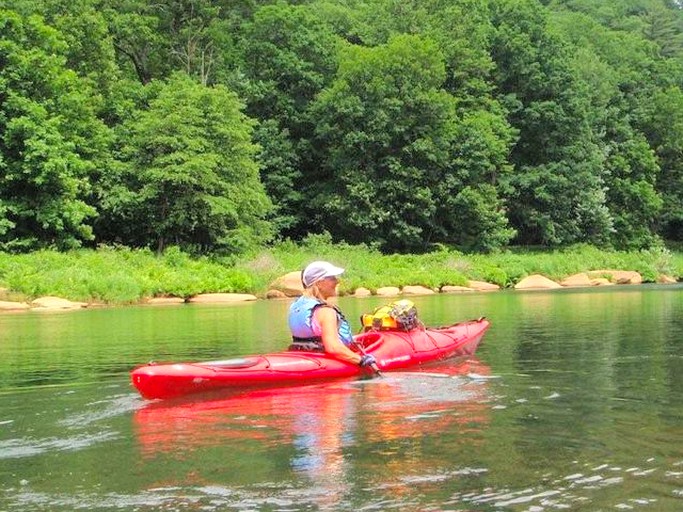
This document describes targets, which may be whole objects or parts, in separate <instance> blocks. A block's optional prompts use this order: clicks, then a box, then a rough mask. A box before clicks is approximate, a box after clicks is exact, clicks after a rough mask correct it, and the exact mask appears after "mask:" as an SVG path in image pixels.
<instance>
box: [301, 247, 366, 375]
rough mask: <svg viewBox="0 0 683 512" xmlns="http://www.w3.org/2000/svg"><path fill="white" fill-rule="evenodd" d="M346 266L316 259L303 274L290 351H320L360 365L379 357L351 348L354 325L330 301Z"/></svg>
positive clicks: (334, 294)
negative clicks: (341, 266) (301, 290)
mask: <svg viewBox="0 0 683 512" xmlns="http://www.w3.org/2000/svg"><path fill="white" fill-rule="evenodd" d="M343 272H344V269H343V268H340V267H337V266H335V265H332V264H331V263H329V262H327V261H314V262H313V263H311V264H310V265H308V266H307V267H306V268H305V269H304V270H303V271H302V273H301V282H302V284H303V286H304V291H303V295H302V296H301V297H299V298H298V299H296V300H295V301H294V302H293V303H292V306H291V307H290V310H289V329H290V331H291V332H292V344H291V345H290V347H289V350H305V351H318V352H325V353H327V354H330V355H332V356H333V357H336V358H337V359H340V360H342V361H347V362H349V363H353V364H358V365H360V366H363V367H366V366H374V365H375V364H376V361H375V358H374V356H372V355H368V354H363V355H361V354H358V353H356V352H354V351H352V350H351V348H350V347H351V346H353V344H354V340H353V333H352V331H351V326H350V325H349V322H348V321H347V320H346V318H345V317H344V315H343V314H342V312H341V310H340V309H339V308H338V307H337V306H335V305H332V304H330V303H329V302H328V299H330V298H331V297H336V295H337V285H338V284H339V276H340V275H341V274H342V273H343Z"/></svg>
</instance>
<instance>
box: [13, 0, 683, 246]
mask: <svg viewBox="0 0 683 512" xmlns="http://www.w3.org/2000/svg"><path fill="white" fill-rule="evenodd" d="M682 86H683V8H682V7H681V5H680V2H675V1H667V0H610V1H609V2H605V1H603V0H546V1H539V0H370V1H368V0H308V1H307V0H301V1H289V2H286V1H282V0H280V1H267V0H165V1H159V0H156V1H151V0H12V1H11V2H10V1H5V0H0V250H2V251H6V252H27V251H34V250H38V249H42V248H56V249H59V250H66V249H70V248H75V247H96V246H98V245H123V246H127V247H150V248H153V249H154V250H159V251H163V250H164V248H166V247H168V246H176V247H179V248H181V249H182V250H185V251H189V252H192V253H194V254H207V253H208V254H239V253H241V252H243V251H245V250H249V249H253V248H255V247H259V246H262V245H264V244H267V243H269V242H271V241H274V240H284V239H291V240H295V241H296V240H300V239H302V238H304V237H305V236H306V235H307V234H309V233H327V234H329V235H330V236H331V237H332V238H333V239H334V240H336V241H345V242H348V243H351V244H357V243H365V244H368V245H369V246H372V247H375V248H378V249H381V250H383V251H386V252H414V253H418V252H424V251H428V250H431V249H432V248H434V247H438V246H441V245H445V246H448V247H455V248H458V249H460V250H465V251H492V250H497V249H500V248H505V247H507V246H511V245H523V246H532V245H533V246H542V247H548V248H555V247H562V246H566V245H570V244H576V243H588V244H593V245H597V246H600V247H609V248H616V249H625V250H633V249H640V248H647V247H651V246H656V245H659V244H661V243H662V241H678V242H680V241H682V240H683V87H682Z"/></svg>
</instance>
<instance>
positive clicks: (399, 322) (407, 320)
mask: <svg viewBox="0 0 683 512" xmlns="http://www.w3.org/2000/svg"><path fill="white" fill-rule="evenodd" d="M360 322H361V324H362V325H363V330H364V331H388V330H392V331H410V330H412V329H415V328H416V327H418V326H419V325H420V320H419V319H418V317H417V308H416V307H415V304H413V302H412V301H410V300H408V299H402V300H397V301H395V302H392V303H391V304H387V305H386V306H380V307H379V308H377V309H375V311H373V312H372V313H367V314H364V315H363V316H361V318H360Z"/></svg>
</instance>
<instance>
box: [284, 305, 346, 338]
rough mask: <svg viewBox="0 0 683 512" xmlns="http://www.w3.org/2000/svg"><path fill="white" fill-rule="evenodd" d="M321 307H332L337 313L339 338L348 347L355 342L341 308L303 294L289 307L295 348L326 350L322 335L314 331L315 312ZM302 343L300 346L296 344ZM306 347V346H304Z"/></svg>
mask: <svg viewBox="0 0 683 512" xmlns="http://www.w3.org/2000/svg"><path fill="white" fill-rule="evenodd" d="M319 307H331V308H333V309H334V310H335V311H336V313H337V326H338V331H337V332H338V333H339V338H340V339H341V340H342V342H343V343H344V345H346V346H347V347H349V346H351V345H352V344H353V332H352V331H351V326H350V325H349V322H348V321H347V320H346V318H345V317H344V315H343V314H342V312H341V311H340V310H339V308H337V307H335V306H330V305H329V304H327V303H325V302H323V301H321V300H319V299H316V298H313V297H306V296H305V295H302V296H301V297H299V298H298V299H296V300H295V301H294V302H293V303H292V305H291V306H290V308H289V330H290V331H292V340H293V344H292V345H293V346H292V347H290V349H294V350H309V349H310V350H324V347H323V342H322V337H321V336H320V334H317V333H315V332H314V331H313V325H312V321H313V313H314V312H315V310H316V309H317V308H319ZM297 343H298V344H300V346H298V347H297V346H296V345H297ZM304 347H305V348H304Z"/></svg>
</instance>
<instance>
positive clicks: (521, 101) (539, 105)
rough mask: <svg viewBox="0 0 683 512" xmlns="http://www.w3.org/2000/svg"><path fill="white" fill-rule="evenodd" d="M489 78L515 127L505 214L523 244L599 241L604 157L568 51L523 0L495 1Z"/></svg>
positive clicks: (603, 223)
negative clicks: (492, 66) (492, 65)
mask: <svg viewBox="0 0 683 512" xmlns="http://www.w3.org/2000/svg"><path fill="white" fill-rule="evenodd" d="M493 20H494V25H495V27H496V35H495V40H494V44H493V46H492V47H493V56H494V60H495V61H496V63H497V68H496V73H495V78H496V83H497V84H498V87H499V91H500V94H501V101H502V103H503V104H504V105H505V106H506V108H507V110H508V111H509V113H510V114H509V120H510V122H511V124H512V126H513V127H515V128H516V129H517V130H518V131H519V138H518V141H517V143H516V145H515V147H514V149H513V151H512V153H511V161H512V163H513V164H514V165H515V171H514V173H512V174H511V175H510V179H509V180H507V185H508V186H509V187H510V189H511V192H510V197H509V208H510V219H511V221H512V224H513V226H514V227H515V228H516V229H517V230H518V233H519V237H518V241H519V242H520V243H522V244H544V245H549V246H554V245H562V244H570V243H575V242H581V241H585V242H593V243H606V242H607V241H608V240H609V236H610V234H611V232H612V229H613V228H612V222H613V221H612V219H611V216H610V213H609V210H608V209H607V207H606V204H605V203H606V196H605V191H604V176H603V161H604V157H603V154H602V153H601V151H600V146H599V145H598V144H597V143H596V142H597V140H596V137H595V134H594V132H593V130H592V122H591V121H592V120H591V118H590V101H589V98H588V96H587V88H586V87H585V86H584V84H582V83H581V81H580V80H579V79H578V77H577V75H576V73H575V72H574V70H573V69H572V66H571V53H570V52H569V48H568V46H567V45H565V44H564V42H563V41H562V39H561V38H560V37H559V36H558V35H557V34H556V33H555V32H553V31H552V30H551V28H550V27H549V26H548V23H547V12H546V11H545V10H544V9H543V8H542V7H541V6H540V5H539V4H538V3H537V2H533V1H529V0H507V1H504V2H499V3H496V4H495V9H494V13H493Z"/></svg>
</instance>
